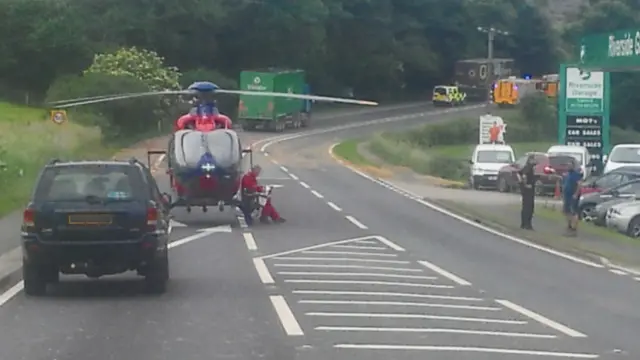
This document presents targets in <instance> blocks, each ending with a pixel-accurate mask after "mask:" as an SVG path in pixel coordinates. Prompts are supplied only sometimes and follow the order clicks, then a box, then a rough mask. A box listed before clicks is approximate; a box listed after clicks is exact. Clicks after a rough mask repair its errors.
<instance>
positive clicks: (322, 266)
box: [273, 264, 424, 273]
mask: <svg viewBox="0 0 640 360" xmlns="http://www.w3.org/2000/svg"><path fill="white" fill-rule="evenodd" d="M273 266H274V267H297V268H305V269H306V268H320V269H362V270H386V271H397V272H414V273H421V272H424V271H422V270H421V269H413V268H397V267H387V266H367V265H341V264H273Z"/></svg>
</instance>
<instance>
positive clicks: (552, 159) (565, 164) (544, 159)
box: [498, 152, 574, 195]
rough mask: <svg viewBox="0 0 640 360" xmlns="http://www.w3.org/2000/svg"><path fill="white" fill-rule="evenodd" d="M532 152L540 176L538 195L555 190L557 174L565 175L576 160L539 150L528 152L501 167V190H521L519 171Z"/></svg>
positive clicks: (499, 188) (499, 186) (537, 174)
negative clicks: (571, 163)
mask: <svg viewBox="0 0 640 360" xmlns="http://www.w3.org/2000/svg"><path fill="white" fill-rule="evenodd" d="M531 154H533V155H534V156H535V159H536V167H535V169H534V172H535V174H536V176H538V181H537V182H536V193H537V194H538V195H543V194H548V193H550V192H553V191H554V189H555V187H556V183H557V179H556V177H555V175H560V176H562V175H564V174H565V173H566V172H567V170H568V169H569V163H570V162H571V161H574V157H572V156H568V155H547V154H545V153H539V152H535V153H527V154H525V155H524V156H522V157H521V158H519V159H518V160H516V161H515V162H514V163H512V164H509V165H506V166H504V167H502V168H501V169H500V171H499V172H498V190H499V191H500V192H511V191H518V190H519V185H518V177H517V173H518V171H520V170H521V169H522V168H523V167H524V165H525V164H526V163H527V158H528V157H529V155H531ZM552 173H553V174H552Z"/></svg>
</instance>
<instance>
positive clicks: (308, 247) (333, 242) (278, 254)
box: [260, 236, 376, 259]
mask: <svg viewBox="0 0 640 360" xmlns="http://www.w3.org/2000/svg"><path fill="white" fill-rule="evenodd" d="M363 239H371V236H365V237H358V238H353V239H345V240H338V241H331V242H328V243H323V244H318V245H312V246H306V247H303V248H300V249H293V250H287V251H283V252H279V253H275V254H271V255H265V256H261V257H260V258H261V259H273V258H277V257H280V256H284V255H290V254H296V253H300V252H303V251H307V250H313V249H320V248H325V247H329V246H332V245H340V244H348V243H351V242H357V241H358V240H363ZM373 244H376V243H375V242H374V243H373Z"/></svg>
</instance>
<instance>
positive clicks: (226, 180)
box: [50, 81, 378, 212]
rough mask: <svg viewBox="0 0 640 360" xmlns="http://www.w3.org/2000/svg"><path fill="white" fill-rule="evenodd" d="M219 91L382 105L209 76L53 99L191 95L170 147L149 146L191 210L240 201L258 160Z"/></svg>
mask: <svg viewBox="0 0 640 360" xmlns="http://www.w3.org/2000/svg"><path fill="white" fill-rule="evenodd" d="M218 94H232V95H249V96H270V97H284V98H293V99H302V100H312V101H320V102H335V103H345V104H354V105H367V106H376V105H378V103H376V102H373V101H366V100H356V99H344V98H337V97H327V96H318V95H306V94H305V95H303V94H292V93H278V92H262V91H260V92H257V91H245V90H227V89H222V88H220V87H219V86H218V85H216V84H214V83H212V82H208V81H199V82H195V83H193V84H191V85H190V86H189V87H188V88H187V89H185V90H177V91H173V90H169V91H150V92H141V93H127V94H114V95H103V96H95V97H85V98H77V99H69V100H61V101H56V102H52V103H50V105H52V106H55V107H56V109H66V108H74V107H78V106H85V105H91V104H98V103H105V102H111V101H118V100H125V99H135V98H141V97H148V96H167V95H168V96H172V95H173V96H175V95H178V96H181V95H188V96H191V97H192V99H193V104H194V107H193V108H192V109H191V111H190V112H189V113H188V114H185V115H183V116H181V117H180V118H179V119H178V120H177V121H176V124H175V126H174V133H173V136H172V137H171V138H170V140H169V143H168V145H167V150H148V151H147V161H148V163H149V164H151V156H152V155H161V156H165V157H166V159H167V174H168V175H169V182H170V186H171V189H172V191H173V193H174V194H175V195H176V197H177V199H176V200H175V201H173V200H172V199H169V202H170V203H171V207H172V208H173V207H186V210H187V212H191V208H192V207H194V206H198V207H202V211H203V212H206V211H207V209H208V207H209V206H218V208H219V210H220V211H221V212H222V211H224V208H225V206H233V207H237V206H239V204H240V202H239V199H238V192H239V190H240V182H241V179H242V176H243V169H244V168H245V166H246V165H247V164H246V163H247V161H248V163H249V165H250V166H253V151H252V149H251V148H250V147H249V148H243V147H242V144H241V141H240V138H239V137H238V134H237V133H236V132H235V131H234V130H233V128H232V127H233V126H232V122H231V120H230V119H229V117H227V116H226V115H224V114H221V113H220V112H219V110H218V108H217V104H216V101H215V96H216V95H218ZM247 155H248V156H247ZM247 158H248V159H247ZM240 196H241V194H240Z"/></svg>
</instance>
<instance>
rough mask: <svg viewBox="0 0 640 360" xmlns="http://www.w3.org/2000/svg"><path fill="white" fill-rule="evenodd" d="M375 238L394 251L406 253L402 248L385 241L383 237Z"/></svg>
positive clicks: (387, 240)
mask: <svg viewBox="0 0 640 360" xmlns="http://www.w3.org/2000/svg"><path fill="white" fill-rule="evenodd" d="M375 238H376V239H377V240H378V241H380V242H381V243H383V244H385V245H387V246H388V247H390V248H392V249H393V250H395V251H406V250H405V249H404V248H403V247H402V246H400V245H398V244H396V243H394V242H393V241H391V240H389V239H387V238H386V237H384V236H376V237H375Z"/></svg>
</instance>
